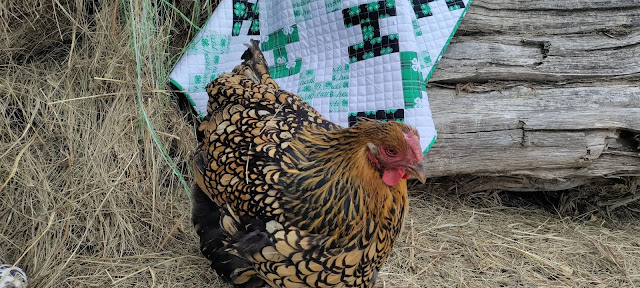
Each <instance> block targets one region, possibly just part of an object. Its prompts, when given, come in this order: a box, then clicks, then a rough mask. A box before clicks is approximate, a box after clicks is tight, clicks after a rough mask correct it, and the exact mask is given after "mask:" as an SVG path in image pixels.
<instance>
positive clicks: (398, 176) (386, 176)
mask: <svg viewBox="0 0 640 288" xmlns="http://www.w3.org/2000/svg"><path fill="white" fill-rule="evenodd" d="M404 177H405V171H404V168H402V167H401V168H398V169H395V170H391V169H388V170H384V172H383V173H382V182H384V184H387V186H396V185H398V183H400V180H402V179H407V178H404Z"/></svg>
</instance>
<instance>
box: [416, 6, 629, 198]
mask: <svg viewBox="0 0 640 288" xmlns="http://www.w3.org/2000/svg"><path fill="white" fill-rule="evenodd" d="M427 91H428V93H429V101H430V105H431V109H432V111H433V117H434V122H435V124H436V128H437V130H438V140H437V142H436V144H435V145H434V146H433V148H432V150H431V151H430V152H429V153H428V154H427V157H426V158H425V161H426V165H428V168H429V170H430V174H431V175H432V176H433V177H442V176H452V177H454V178H456V179H458V180H460V181H461V182H463V183H464V184H465V185H462V186H461V187H463V188H462V189H464V190H467V191H476V190H486V189H509V190H547V191H549V190H563V189H568V188H572V187H576V186H579V185H582V184H585V183H590V182H594V181H602V180H606V179H616V178H620V177H626V176H640V0H626V1H604V0H594V1H578V0H572V1H555V0H540V1H528V0H527V1H525V0H519V1H507V0H474V1H473V4H472V5H471V8H470V9H469V12H468V13H467V15H466V17H465V19H464V20H463V21H462V24H461V25H460V27H459V29H458V32H457V33H456V35H455V37H454V38H453V40H452V42H451V44H450V45H449V48H448V49H447V51H446V53H445V54H444V56H443V57H442V59H441V61H440V63H439V65H438V68H437V69H436V71H435V73H434V74H433V77H432V78H431V80H430V82H429V85H428V88H427Z"/></svg>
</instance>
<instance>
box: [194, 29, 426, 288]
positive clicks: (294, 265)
mask: <svg viewBox="0 0 640 288" xmlns="http://www.w3.org/2000/svg"><path fill="white" fill-rule="evenodd" d="M242 59H243V60H244V61H243V63H242V64H240V65H238V66H237V67H236V68H235V69H234V70H233V72H231V73H226V74H223V75H221V76H220V77H219V78H217V79H215V80H214V81H213V82H211V83H210V84H209V85H208V86H207V93H208V94H209V102H208V106H207V112H208V115H207V117H206V118H205V119H204V121H203V122H202V124H201V125H200V127H199V131H200V132H203V134H204V140H203V141H202V143H201V145H200V146H199V147H198V149H197V151H196V152H195V156H194V168H195V169H194V171H195V178H196V182H197V185H196V187H195V189H194V192H193V224H194V225H195V227H196V230H197V233H198V235H199V236H200V249H201V251H202V253H203V254H204V256H206V257H207V259H209V260H210V261H211V267H212V268H213V269H214V270H215V271H216V272H217V273H218V275H220V276H221V277H222V278H223V279H225V280H227V281H229V282H231V283H233V284H234V285H235V286H236V287H262V286H265V285H266V286H272V287H372V286H373V284H374V282H375V280H376V277H377V273H378V271H379V270H380V267H381V266H382V264H383V263H384V262H385V260H386V259H387V257H388V256H389V254H390V253H391V249H392V247H393V245H394V243H395V240H396V238H397V237H398V234H399V233H400V228H401V226H402V222H403V218H404V215H405V214H406V211H407V208H408V199H407V181H406V179H408V178H410V177H411V175H413V176H415V177H416V178H418V179H419V180H421V181H422V182H424V180H425V178H426V175H425V170H424V167H423V165H422V148H421V147H420V143H419V140H418V139H419V137H418V132H417V131H416V130H415V129H414V128H412V127H410V126H407V125H405V124H404V123H400V122H395V121H392V122H386V123H383V122H379V121H373V120H364V121H362V122H359V123H357V124H355V125H353V126H352V127H349V128H343V127H340V126H338V125H336V124H334V123H331V122H329V121H328V120H327V119H325V118H324V117H323V116H322V115H320V114H319V113H318V112H317V111H316V110H314V109H313V108H312V107H311V106H310V105H308V104H307V103H305V102H304V101H302V99H301V98H300V97H299V96H298V95H295V94H293V93H290V92H287V91H284V90H281V89H279V87H278V84H276V82H275V81H274V80H273V79H272V78H271V76H270V75H269V68H268V66H267V63H266V61H265V59H264V57H263V55H262V53H261V52H260V49H259V47H258V41H255V40H252V42H251V45H250V46H249V48H248V49H247V51H246V52H244V54H243V55H242Z"/></svg>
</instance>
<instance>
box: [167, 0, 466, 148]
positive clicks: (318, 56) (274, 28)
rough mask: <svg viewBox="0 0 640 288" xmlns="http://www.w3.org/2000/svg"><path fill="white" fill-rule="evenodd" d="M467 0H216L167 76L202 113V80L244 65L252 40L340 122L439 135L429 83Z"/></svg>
mask: <svg viewBox="0 0 640 288" xmlns="http://www.w3.org/2000/svg"><path fill="white" fill-rule="evenodd" d="M470 4H471V0H385V1H373V2H372V1H370V0H369V1H356V0H283V1H276V0H271V1H269V0H222V1H221V2H220V4H219V5H218V7H217V8H216V10H215V11H214V12H213V14H212V15H211V17H210V18H209V20H208V21H207V23H206V24H205V26H204V27H203V28H202V29H201V30H200V32H199V33H198V34H197V36H196V37H195V38H194V39H193V41H192V42H191V43H190V45H189V47H188V49H187V50H186V51H185V53H184V55H183V56H182V58H181V59H180V61H179V62H178V63H177V64H176V66H175V68H174V70H173V71H172V72H171V74H170V79H171V82H172V83H173V84H174V85H176V87H177V88H178V89H180V90H183V91H186V95H187V97H188V98H189V99H190V101H191V103H192V104H193V105H194V107H195V109H196V111H197V112H198V113H200V116H204V115H203V114H204V113H206V104H207V100H208V96H207V93H206V92H205V86H206V85H207V84H208V83H209V82H211V80H213V79H215V78H216V77H218V76H219V75H220V74H222V73H225V72H229V71H231V70H232V69H233V67H235V66H236V65H238V64H239V63H240V62H241V59H240V56H241V55H242V53H243V52H244V50H245V49H246V46H245V44H247V43H249V39H257V40H260V42H261V43H260V48H261V50H262V51H263V52H264V55H265V57H266V59H267V62H268V63H269V64H270V65H271V66H270V70H271V75H272V77H273V78H274V79H275V80H276V82H278V84H279V85H280V87H281V88H282V89H285V90H288V91H291V92H294V93H297V94H298V95H300V96H301V97H302V99H303V100H305V101H307V102H308V103H310V104H311V105H312V106H313V107H314V108H316V109H317V110H318V111H319V112H320V113H322V114H323V115H324V116H325V117H326V118H327V119H329V120H331V121H333V122H335V123H337V124H339V125H342V126H344V127H346V126H349V125H353V124H354V123H356V121H357V118H359V117H368V118H374V119H379V120H383V121H403V122H405V123H407V124H409V125H412V126H414V127H416V128H417V129H418V131H419V132H420V137H421V139H420V141H421V144H422V147H425V151H424V152H425V153H426V152H427V151H428V150H429V149H430V148H431V145H433V143H434V142H435V140H436V129H435V127H434V124H433V119H432V118H431V110H430V108H429V102H428V100H427V91H426V83H427V81H428V80H429V78H430V76H431V73H432V72H433V70H434V69H435V65H436V64H437V62H438V60H439V59H440V57H441V56H442V53H443V52H444V50H445V49H446V46H447V44H448V43H449V41H450V40H451V37H453V34H454V33H455V30H456V28H457V27H458V25H459V23H460V21H461V20H462V17H463V16H464V14H465V13H466V11H467V9H468V7H469V5H470Z"/></svg>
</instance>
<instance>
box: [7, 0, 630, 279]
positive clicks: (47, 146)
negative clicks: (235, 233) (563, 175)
mask: <svg viewBox="0 0 640 288" xmlns="http://www.w3.org/2000/svg"><path fill="white" fill-rule="evenodd" d="M167 3H172V5H171V6H169V5H168V4H167ZM214 7H215V3H211V2H209V1H170V2H163V1H158V2H151V1H100V2H97V1H92V0H76V1H48V0H47V1H45V0H27V1H15V0H10V1H5V2H0V38H2V39H0V99H1V100H0V223H2V225H0V263H9V264H16V265H17V266H19V267H22V268H23V269H24V270H25V271H26V272H27V273H28V275H29V277H30V278H29V279H30V287H41V288H45V287H218V286H220V287H223V286H224V285H223V284H222V283H221V282H220V281H219V280H218V278H217V276H216V275H215V274H214V273H213V272H212V271H211V270H210V269H209V268H208V264H207V261H206V260H205V259H204V258H203V257H202V256H201V255H200V253H199V251H198V239H197V236H196V234H195V232H194V230H193V228H192V226H191V224H190V219H189V217H190V216H189V215H190V204H189V198H188V196H187V193H186V192H185V190H186V189H185V188H184V187H185V186H184V185H185V184H186V185H187V186H188V185H190V183H192V178H191V172H190V168H189V165H188V161H189V158H190V155H191V153H192V152H193V151H194V148H195V146H196V137H195V126H194V124H193V123H194V122H193V120H194V119H193V116H191V115H190V114H189V113H188V112H187V110H185V109H184V107H181V106H180V105H179V104H178V101H177V100H176V98H175V97H174V96H173V94H172V93H171V91H169V90H170V88H169V87H168V86H167V77H168V72H169V71H170V69H171V65H172V64H173V63H175V61H176V60H177V59H178V56H179V53H180V51H182V50H183V49H184V47H185V44H186V43H187V40H188V39H190V38H191V37H192V36H193V34H194V33H195V32H196V28H194V27H193V26H192V25H191V24H189V23H190V22H191V23H194V25H200V24H202V23H203V21H204V20H206V15H208V14H209V13H210V11H212V9H213V8H214ZM159 144H161V145H159ZM169 159H171V160H170V161H169ZM178 175H182V177H183V178H184V182H183V180H182V179H183V178H182V177H181V176H178ZM438 181H440V180H438V179H434V180H431V182H430V183H429V184H428V185H423V186H416V187H413V188H412V189H411V196H412V198H411V209H410V213H409V216H408V218H407V221H406V226H405V229H404V232H403V234H402V235H401V237H400V240H399V242H398V243H397V245H396V247H395V250H394V252H393V255H392V257H391V258H390V259H389V261H388V262H387V263H386V264H385V266H384V269H383V270H382V271H381V273H380V278H379V285H381V286H383V287H635V286H636V285H640V229H639V228H640V227H639V226H640V225H639V223H640V222H638V218H639V216H640V206H639V204H638V201H635V200H638V197H637V196H635V195H636V193H638V192H637V184H636V183H634V182H633V179H620V181H619V182H618V183H617V184H615V185H614V184H612V185H607V186H589V187H580V188H579V189H574V190H571V191H563V192H554V193H542V192H538V193H508V192H498V191H489V192H483V193H474V194H459V193H457V192H456V191H455V190H451V191H449V190H447V191H444V190H442V189H441V188H440V185H439V182H438ZM629 195H630V196H629Z"/></svg>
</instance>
